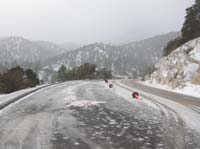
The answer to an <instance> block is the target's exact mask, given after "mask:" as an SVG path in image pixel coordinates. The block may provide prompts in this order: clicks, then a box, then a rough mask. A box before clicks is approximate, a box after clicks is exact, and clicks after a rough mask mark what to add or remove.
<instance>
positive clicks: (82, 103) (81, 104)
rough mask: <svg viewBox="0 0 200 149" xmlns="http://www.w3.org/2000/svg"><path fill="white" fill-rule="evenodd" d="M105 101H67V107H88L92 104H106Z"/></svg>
mask: <svg viewBox="0 0 200 149" xmlns="http://www.w3.org/2000/svg"><path fill="white" fill-rule="evenodd" d="M104 103H105V102H99V101H92V100H79V101H72V102H69V103H66V105H67V107H84V108H88V107H90V106H98V105H100V104H104Z"/></svg>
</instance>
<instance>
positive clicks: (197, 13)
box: [182, 0, 200, 43]
mask: <svg viewBox="0 0 200 149" xmlns="http://www.w3.org/2000/svg"><path fill="white" fill-rule="evenodd" d="M186 13H187V15H186V17H185V23H184V24H183V28H182V41H183V42H184V43H185V42H187V41H189V40H192V39H194V38H197V37H200V0H196V1H195V4H194V5H193V6H192V7H190V8H188V9H186Z"/></svg>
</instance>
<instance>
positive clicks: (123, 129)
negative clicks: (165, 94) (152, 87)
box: [0, 81, 200, 149]
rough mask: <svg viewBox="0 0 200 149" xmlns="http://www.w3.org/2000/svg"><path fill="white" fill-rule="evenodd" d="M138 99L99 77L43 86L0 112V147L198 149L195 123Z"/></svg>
mask: <svg viewBox="0 0 200 149" xmlns="http://www.w3.org/2000/svg"><path fill="white" fill-rule="evenodd" d="M129 89H130V88H129ZM142 98H143V100H134V99H132V98H131V92H130V91H128V90H127V89H124V87H121V86H116V85H115V86H114V88H112V89H110V88H108V87H107V85H105V83H104V82H103V81H73V82H66V83H62V84H57V85H54V86H50V87H48V88H44V89H42V90H40V91H37V92H35V93H32V94H31V95H29V96H27V97H24V98H23V99H21V100H19V101H18V102H16V103H14V104H12V105H9V106H8V107H6V108H4V109H3V110H1V112H0V148H1V149H90V148H91V149H165V148H166V149H173V148H180V149H182V148H188V149H195V148H200V144H199V142H200V135H199V132H198V129H197V127H194V128H195V129H193V128H191V127H188V126H187V125H186V124H185V122H184V119H183V118H182V117H181V116H180V115H179V113H177V112H176V111H175V110H173V108H168V107H166V106H165V105H163V104H161V103H159V102H157V101H156V100H152V96H151V97H148V96H147V97H144V96H143V97H142ZM177 106H178V105H177ZM178 108H179V107H178ZM186 112H188V111H187V110H186ZM189 112H190V111H189ZM195 116H196V115H195ZM191 125H192V124H191ZM192 126H193V125H192Z"/></svg>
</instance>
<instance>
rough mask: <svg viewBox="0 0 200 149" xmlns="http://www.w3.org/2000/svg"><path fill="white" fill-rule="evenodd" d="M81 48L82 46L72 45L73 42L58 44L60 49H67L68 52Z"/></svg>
mask: <svg viewBox="0 0 200 149" xmlns="http://www.w3.org/2000/svg"><path fill="white" fill-rule="evenodd" d="M81 46H82V45H81V44H79V43H74V42H65V43H62V44H60V47H62V48H64V49H67V50H69V51H71V50H75V49H78V48H80V47H81Z"/></svg>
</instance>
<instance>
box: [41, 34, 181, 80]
mask: <svg viewBox="0 0 200 149" xmlns="http://www.w3.org/2000/svg"><path fill="white" fill-rule="evenodd" d="M179 35H180V34H179V33H178V32H173V33H169V34H165V35H160V36H156V37H152V38H149V39H145V40H142V41H137V42H132V43H129V44H125V45H120V46H113V45H110V44H104V43H94V44H90V45H87V46H83V47H81V48H79V49H76V50H73V51H70V52H67V53H65V54H62V55H60V56H56V57H53V58H50V59H48V60H47V61H45V67H44V68H45V69H49V70H54V71H57V70H58V69H59V67H60V66H61V65H62V64H64V65H65V66H66V67H67V68H68V69H71V68H73V67H77V66H79V65H81V64H83V63H86V62H89V63H93V64H96V65H97V66H98V68H103V67H105V68H107V69H109V70H112V72H113V73H114V74H115V75H127V76H130V77H133V76H140V75H142V74H143V73H144V71H145V69H146V67H150V66H153V65H154V64H155V63H156V62H158V61H159V60H160V59H161V57H162V54H163V49H164V47H165V46H166V44H167V43H168V42H169V41H170V40H172V39H173V38H176V37H177V36H179ZM49 70H48V71H49Z"/></svg>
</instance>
